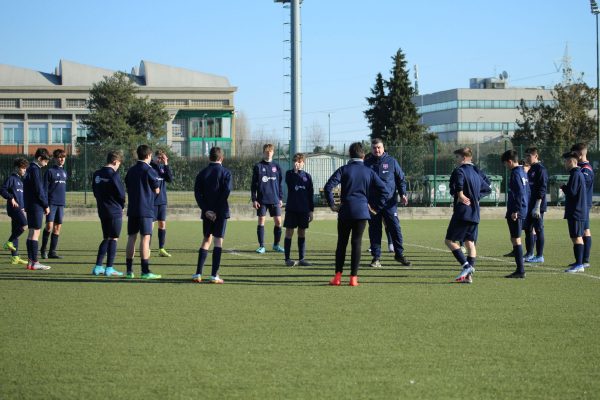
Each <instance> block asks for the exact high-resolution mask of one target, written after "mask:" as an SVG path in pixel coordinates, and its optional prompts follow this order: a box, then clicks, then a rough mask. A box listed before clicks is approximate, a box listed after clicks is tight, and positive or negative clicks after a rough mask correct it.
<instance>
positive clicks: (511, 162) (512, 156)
mask: <svg viewBox="0 0 600 400" xmlns="http://www.w3.org/2000/svg"><path fill="white" fill-rule="evenodd" d="M500 161H502V163H503V164H504V165H506V166H507V167H515V166H517V165H519V154H518V153H517V152H516V151H514V150H506V151H505V152H504V153H502V155H501V156H500Z"/></svg>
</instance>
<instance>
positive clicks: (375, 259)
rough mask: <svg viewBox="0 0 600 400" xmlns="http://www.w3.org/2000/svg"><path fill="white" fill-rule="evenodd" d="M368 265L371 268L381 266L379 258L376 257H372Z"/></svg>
mask: <svg viewBox="0 0 600 400" xmlns="http://www.w3.org/2000/svg"><path fill="white" fill-rule="evenodd" d="M370 265H371V267H373V268H381V267H382V265H381V261H379V259H377V258H374V259H373V261H371V264H370Z"/></svg>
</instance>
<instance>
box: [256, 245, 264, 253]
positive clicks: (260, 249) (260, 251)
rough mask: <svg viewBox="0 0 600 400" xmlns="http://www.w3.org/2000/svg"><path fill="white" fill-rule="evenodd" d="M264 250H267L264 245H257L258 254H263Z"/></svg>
mask: <svg viewBox="0 0 600 400" xmlns="http://www.w3.org/2000/svg"><path fill="white" fill-rule="evenodd" d="M265 251H267V250H266V249H265V248H264V247H262V246H261V247H259V248H258V249H256V252H257V253H258V254H265Z"/></svg>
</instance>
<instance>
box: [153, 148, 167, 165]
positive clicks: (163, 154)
mask: <svg viewBox="0 0 600 400" xmlns="http://www.w3.org/2000/svg"><path fill="white" fill-rule="evenodd" d="M154 157H156V159H157V160H158V162H161V163H164V162H165V161H166V158H167V153H166V152H165V151H164V150H163V149H158V150H156V151H155V152H154Z"/></svg>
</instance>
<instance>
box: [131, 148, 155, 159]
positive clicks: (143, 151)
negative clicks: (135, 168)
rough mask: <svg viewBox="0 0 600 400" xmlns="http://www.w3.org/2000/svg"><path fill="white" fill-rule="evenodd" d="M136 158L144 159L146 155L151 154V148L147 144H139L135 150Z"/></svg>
mask: <svg viewBox="0 0 600 400" xmlns="http://www.w3.org/2000/svg"><path fill="white" fill-rule="evenodd" d="M135 152H136V153H137V158H138V160H145V159H146V158H147V157H148V156H150V155H152V148H150V146H148V145H147V144H140V145H139V146H138V147H137V149H136V151H135Z"/></svg>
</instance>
